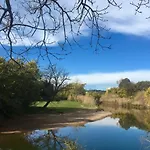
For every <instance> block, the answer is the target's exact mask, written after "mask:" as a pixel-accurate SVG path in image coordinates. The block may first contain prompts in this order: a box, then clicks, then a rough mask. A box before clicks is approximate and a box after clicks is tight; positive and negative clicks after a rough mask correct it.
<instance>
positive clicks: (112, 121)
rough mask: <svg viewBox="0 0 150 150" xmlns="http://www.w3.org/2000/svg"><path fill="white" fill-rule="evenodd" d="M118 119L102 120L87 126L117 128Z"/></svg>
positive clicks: (108, 118)
mask: <svg viewBox="0 0 150 150" xmlns="http://www.w3.org/2000/svg"><path fill="white" fill-rule="evenodd" d="M118 121H119V119H118V118H116V119H113V118H111V117H107V118H104V119H102V120H98V121H95V122H91V123H87V124H86V125H87V126H118V125H119V124H118Z"/></svg>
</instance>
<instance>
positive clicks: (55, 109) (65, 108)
mask: <svg viewBox="0 0 150 150" xmlns="http://www.w3.org/2000/svg"><path fill="white" fill-rule="evenodd" d="M45 103H46V102H45V101H37V102H36V103H35V104H33V105H32V106H31V108H30V110H29V112H31V113H65V112H73V111H77V110H81V109H96V108H97V107H96V106H89V105H85V104H82V103H80V102H77V101H68V100H63V101H59V102H58V101H53V102H50V103H49V105H48V106H47V108H43V106H44V104H45Z"/></svg>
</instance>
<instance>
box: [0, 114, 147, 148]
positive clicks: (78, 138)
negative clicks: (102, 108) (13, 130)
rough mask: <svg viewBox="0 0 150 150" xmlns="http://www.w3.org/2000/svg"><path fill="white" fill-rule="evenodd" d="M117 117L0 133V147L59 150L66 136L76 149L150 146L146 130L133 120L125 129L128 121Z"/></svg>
mask: <svg viewBox="0 0 150 150" xmlns="http://www.w3.org/2000/svg"><path fill="white" fill-rule="evenodd" d="M129 119H130V118H129ZM120 121H121V119H119V118H111V117H107V118H105V119H102V120H99V121H95V122H90V123H87V124H85V125H84V126H81V127H64V128H60V129H58V130H55V131H53V134H52V131H48V130H36V131H33V132H32V133H26V134H16V135H0V148H1V149H2V150H6V149H7V150H8V149H9V150H25V149H26V150H51V149H58V150H59V149H63V148H62V147H63V146H64V147H65V144H63V140H64V139H65V141H67V140H69V141H73V142H75V143H74V144H73V145H75V144H77V146H78V148H76V149H85V150H150V142H149V141H148V140H149V139H150V138H149V133H148V131H146V130H143V129H139V127H136V124H135V125H131V126H130V127H128V129H125V128H123V127H122V125H123V124H124V123H125V124H127V122H124V121H126V120H123V121H121V122H120ZM131 121H133V118H132V120H130V121H129V122H130V124H131ZM134 122H135V121H134ZM136 123H138V122H136ZM137 126H139V125H137ZM142 127H144V126H142ZM54 136H56V139H57V140H58V141H57V140H55V138H54ZM62 139H63V140H62ZM61 146H62V147H61ZM65 148H66V147H65ZM73 150H75V148H74V149H73Z"/></svg>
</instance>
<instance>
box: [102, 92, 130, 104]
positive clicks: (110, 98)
mask: <svg viewBox="0 0 150 150" xmlns="http://www.w3.org/2000/svg"><path fill="white" fill-rule="evenodd" d="M101 100H102V101H103V102H114V103H118V104H119V105H122V104H125V103H129V102H130V99H129V98H120V97H119V96H118V95H117V94H112V93H109V94H104V95H102V97H101Z"/></svg>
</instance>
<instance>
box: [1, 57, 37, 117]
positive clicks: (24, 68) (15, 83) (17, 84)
mask: <svg viewBox="0 0 150 150" xmlns="http://www.w3.org/2000/svg"><path fill="white" fill-rule="evenodd" d="M15 61H16V62H17V63H16V62H14V61H12V60H5V59H3V58H0V83H1V84H0V110H1V112H2V113H3V114H5V115H7V114H11V113H12V112H20V111H21V110H23V109H25V108H27V107H28V106H29V105H30V104H31V103H32V102H33V101H36V100H38V99H39V93H40V81H39V79H40V75H39V69H38V67H37V64H36V63H35V62H34V61H31V62H28V63H24V62H23V61H22V60H19V59H18V60H15Z"/></svg>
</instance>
